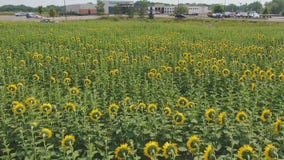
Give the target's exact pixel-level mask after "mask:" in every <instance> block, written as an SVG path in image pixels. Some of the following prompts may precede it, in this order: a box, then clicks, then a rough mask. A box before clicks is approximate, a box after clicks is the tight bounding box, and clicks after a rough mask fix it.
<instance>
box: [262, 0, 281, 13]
mask: <svg viewBox="0 0 284 160" xmlns="http://www.w3.org/2000/svg"><path fill="white" fill-rule="evenodd" d="M265 7H268V8H270V10H271V13H272V14H280V13H281V12H283V11H284V0H272V2H268V3H265Z"/></svg>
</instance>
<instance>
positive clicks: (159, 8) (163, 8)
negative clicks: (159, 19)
mask: <svg viewBox="0 0 284 160" xmlns="http://www.w3.org/2000/svg"><path fill="white" fill-rule="evenodd" d="M152 9H153V13H154V14H174V13H175V6H173V5H165V4H163V3H156V4H155V5H154V6H153V7H152Z"/></svg>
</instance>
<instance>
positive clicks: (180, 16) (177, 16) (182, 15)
mask: <svg viewBox="0 0 284 160" xmlns="http://www.w3.org/2000/svg"><path fill="white" fill-rule="evenodd" d="M175 17H176V18H186V17H185V15H184V14H176V15H175Z"/></svg>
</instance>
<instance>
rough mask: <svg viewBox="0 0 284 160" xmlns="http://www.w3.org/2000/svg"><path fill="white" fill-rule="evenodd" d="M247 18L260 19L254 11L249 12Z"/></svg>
mask: <svg viewBox="0 0 284 160" xmlns="http://www.w3.org/2000/svg"><path fill="white" fill-rule="evenodd" d="M248 16H249V18H260V15H259V14H258V13H256V12H255V11H253V12H249V14H248Z"/></svg>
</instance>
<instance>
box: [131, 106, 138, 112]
mask: <svg viewBox="0 0 284 160" xmlns="http://www.w3.org/2000/svg"><path fill="white" fill-rule="evenodd" d="M129 109H130V111H131V112H135V111H137V110H138V107H137V106H136V105H135V104H131V105H130V106H129Z"/></svg>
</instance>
